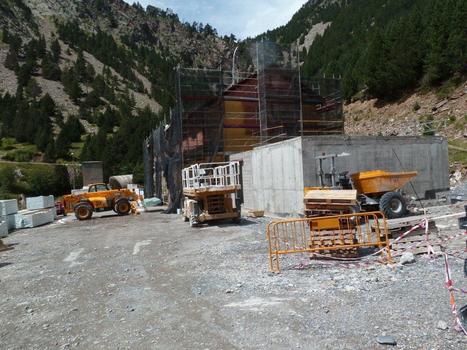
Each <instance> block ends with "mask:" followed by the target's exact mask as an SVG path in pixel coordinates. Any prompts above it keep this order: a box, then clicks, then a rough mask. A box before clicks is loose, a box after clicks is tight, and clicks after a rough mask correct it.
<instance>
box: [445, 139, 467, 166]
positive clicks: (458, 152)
mask: <svg viewBox="0 0 467 350" xmlns="http://www.w3.org/2000/svg"><path fill="white" fill-rule="evenodd" d="M448 144H449V163H451V164H452V163H459V164H462V166H463V167H467V141H463V140H449V141H448Z"/></svg>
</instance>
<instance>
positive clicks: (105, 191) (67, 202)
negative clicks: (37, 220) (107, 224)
mask: <svg viewBox="0 0 467 350" xmlns="http://www.w3.org/2000/svg"><path fill="white" fill-rule="evenodd" d="M138 199H139V196H138V195H137V194H136V193H134V192H133V191H131V190H129V189H118V190H112V189H110V188H109V186H108V185H107V184H105V183H96V184H91V185H89V189H88V191H87V192H81V193H77V194H70V195H66V196H64V197H63V207H64V213H65V215H66V214H70V213H75V215H76V218H77V219H78V220H89V219H91V217H92V215H93V213H94V212H95V211H107V210H113V211H114V212H116V213H117V214H118V215H127V214H129V213H130V211H131V202H133V201H137V200H138Z"/></svg>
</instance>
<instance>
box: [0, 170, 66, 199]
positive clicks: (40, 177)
mask: <svg viewBox="0 0 467 350" xmlns="http://www.w3.org/2000/svg"><path fill="white" fill-rule="evenodd" d="M70 191H71V185H70V179H69V175H68V170H67V168H66V167H65V166H62V165H56V166H52V165H41V164H15V165H12V164H7V163H1V162H0V197H1V198H14V194H16V193H23V194H25V195H27V196H39V195H49V194H52V195H54V196H60V195H63V194H66V193H70Z"/></svg>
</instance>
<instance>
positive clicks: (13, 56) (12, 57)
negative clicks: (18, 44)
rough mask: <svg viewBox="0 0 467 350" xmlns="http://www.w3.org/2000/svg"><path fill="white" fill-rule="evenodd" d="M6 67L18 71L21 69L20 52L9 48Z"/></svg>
mask: <svg viewBox="0 0 467 350" xmlns="http://www.w3.org/2000/svg"><path fill="white" fill-rule="evenodd" d="M5 67H6V68H8V69H10V70H12V71H15V72H17V71H18V69H19V65H18V54H17V53H16V52H14V51H13V50H11V49H10V50H9V51H8V53H7V55H6V58H5Z"/></svg>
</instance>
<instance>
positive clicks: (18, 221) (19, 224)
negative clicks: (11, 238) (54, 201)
mask: <svg viewBox="0 0 467 350" xmlns="http://www.w3.org/2000/svg"><path fill="white" fill-rule="evenodd" d="M54 214H55V209H54V208H45V209H38V210H29V209H26V210H21V211H20V212H19V213H17V214H15V228H16V229H21V228H32V227H37V226H42V225H45V224H49V223H51V222H53V221H54Z"/></svg>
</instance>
